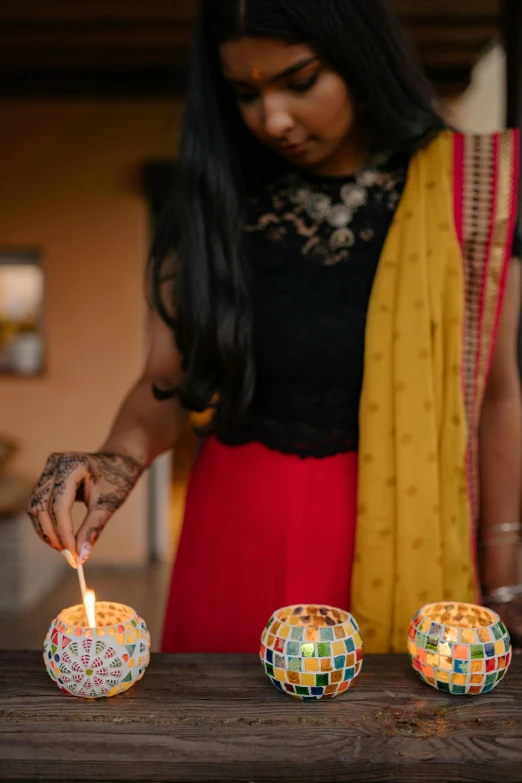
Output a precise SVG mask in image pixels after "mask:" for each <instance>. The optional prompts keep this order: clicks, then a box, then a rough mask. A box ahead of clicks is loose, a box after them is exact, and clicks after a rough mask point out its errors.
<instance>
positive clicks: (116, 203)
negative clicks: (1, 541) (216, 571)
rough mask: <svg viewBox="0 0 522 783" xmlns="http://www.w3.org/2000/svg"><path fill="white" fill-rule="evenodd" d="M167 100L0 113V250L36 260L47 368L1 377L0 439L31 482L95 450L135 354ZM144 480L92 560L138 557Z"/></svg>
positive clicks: (10, 107) (168, 130)
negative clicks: (54, 463)
mask: <svg viewBox="0 0 522 783" xmlns="http://www.w3.org/2000/svg"><path fill="white" fill-rule="evenodd" d="M178 115H179V109H178V108H176V107H173V105H172V104H171V103H169V102H166V101H165V102H154V101H143V102H130V101H120V102H117V101H106V102H42V101H40V102H36V101H35V102H12V103H9V102H7V103H5V102H4V103H3V104H2V106H1V107H0V170H1V171H2V175H1V177H0V247H2V246H4V247H5V246H15V247H17V246H30V247H33V246H34V247H39V248H41V250H42V251H43V257H44V263H45V270H46V285H47V301H46V313H47V345H48V354H47V357H48V362H47V370H46V372H45V375H44V376H43V377H42V378H38V379H17V378H9V377H6V376H0V433H4V434H6V435H8V436H12V437H14V438H16V439H17V440H18V442H19V444H20V452H19V455H18V456H17V457H16V459H15V462H14V464H13V470H16V471H18V472H21V473H24V474H27V475H28V476H30V477H35V478H36V477H37V476H38V475H39V473H40V472H41V469H42V467H43V465H44V462H45V459H46V457H47V455H48V453H49V452H52V451H64V450H73V449H80V450H91V449H96V448H97V447H98V446H99V445H100V443H101V442H102V440H103V438H104V437H105V434H106V432H107V429H108V427H109V425H110V423H111V419H112V417H113V415H114V413H115V411H116V409H117V406H118V404H119V402H120V400H121V399H122V396H123V395H124V393H125V391H126V390H127V389H128V387H129V386H130V385H131V384H132V382H133V381H134V379H135V378H136V376H137V374H138V373H139V370H140V367H141V364H142V360H143V355H144V348H145V346H144V337H145V315H146V312H145V303H144V296H143V268H144V263H145V258H146V253H147V245H148V220H147V208H146V204H145V202H144V198H143V196H142V194H141V192H140V183H139V169H140V166H141V164H142V163H143V161H144V160H146V159H148V158H151V157H154V156H161V157H164V156H171V155H172V154H173V150H174V147H175V138H174V136H175V130H174V129H175V128H176V127H177V125H178V122H179V116H178ZM146 536H147V517H146V486H145V481H144V480H142V482H141V484H140V486H139V487H138V488H137V489H136V490H135V492H134V494H133V495H132V496H131V499H130V500H129V501H128V503H127V504H126V505H125V506H124V507H123V508H122V509H121V510H120V511H119V512H118V513H117V514H116V516H115V518H114V520H113V521H112V522H111V524H110V525H109V527H108V528H107V530H106V531H105V533H104V536H103V537H102V539H101V541H100V542H99V544H98V545H97V547H96V555H95V557H96V562H97V563H101V562H103V561H110V562H118V563H121V564H138V563H140V562H143V560H144V558H145V557H146V552H147V546H146V540H147V539H146Z"/></svg>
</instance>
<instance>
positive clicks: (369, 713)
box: [0, 652, 522, 783]
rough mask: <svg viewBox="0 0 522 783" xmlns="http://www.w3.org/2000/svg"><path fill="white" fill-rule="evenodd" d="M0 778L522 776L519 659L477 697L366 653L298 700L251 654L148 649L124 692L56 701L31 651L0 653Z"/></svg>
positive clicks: (403, 662) (401, 662)
mask: <svg viewBox="0 0 522 783" xmlns="http://www.w3.org/2000/svg"><path fill="white" fill-rule="evenodd" d="M0 780H2V781H8V780H27V781H33V780H47V781H48V780H54V781H58V780H60V781H67V782H68V783H75V782H76V781H105V783H108V782H109V781H147V783H152V782H153V781H256V783H257V782H258V781H266V780H269V781H278V782H281V781H299V783H305V782H306V781H328V782H329V783H330V781H344V780H351V781H401V783H402V781H423V782H424V781H436V783H441V781H459V782H462V781H487V783H494V782H495V781H499V783H507V781H521V780H522V656H520V655H518V656H515V658H514V662H513V665H512V668H511V670H510V672H509V673H508V676H507V677H506V679H505V680H504V681H503V682H502V683H501V684H500V685H499V686H498V688H497V689H496V690H494V691H492V692H491V693H489V694H487V695H484V696H474V697H465V696H451V695H447V694H446V695H445V694H443V693H438V692H437V691H435V690H434V689H432V688H430V687H429V686H427V685H424V684H423V683H422V682H420V681H419V680H417V678H416V676H415V675H414V674H413V672H412V671H411V669H410V666H409V663H408V661H407V658H406V657H403V656H373V657H371V656H368V657H367V659H366V660H365V663H364V667H363V670H362V673H361V675H360V677H359V679H358V681H357V682H356V684H355V685H354V686H353V688H352V689H351V690H350V691H348V693H347V694H345V695H343V696H341V697H339V698H337V699H335V700H332V701H327V702H313V703H302V702H297V701H294V700H293V699H292V698H290V697H289V696H286V695H284V694H282V693H280V692H279V691H277V690H276V689H275V688H274V687H273V686H272V685H270V683H269V681H268V679H267V678H266V676H265V674H264V672H263V671H262V669H261V666H260V663H259V661H258V659H257V658H256V656H233V655H228V656H227V655H222V656H219V655H214V656H186V655H153V657H152V661H151V664H150V667H149V670H148V671H147V673H146V675H145V677H144V679H143V680H142V681H141V682H140V683H138V684H137V685H136V686H135V687H133V688H131V689H130V690H129V691H128V692H127V693H125V694H124V695H122V696H117V697H115V698H112V699H99V700H96V701H94V700H93V701H87V700H82V699H74V698H71V697H67V696H65V695H64V694H63V693H61V692H60V691H59V690H58V688H57V687H56V686H55V685H54V683H53V682H51V680H50V679H49V678H48V676H47V674H46V672H45V669H44V666H43V662H42V658H41V655H40V653H36V652H31V653H27V652H26V653H16V652H15V653H12V652H9V653H8V652H3V653H0Z"/></svg>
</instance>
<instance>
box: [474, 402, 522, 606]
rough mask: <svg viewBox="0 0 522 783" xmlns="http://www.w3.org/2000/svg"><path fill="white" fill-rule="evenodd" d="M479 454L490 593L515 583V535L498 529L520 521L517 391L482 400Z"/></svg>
mask: <svg viewBox="0 0 522 783" xmlns="http://www.w3.org/2000/svg"><path fill="white" fill-rule="evenodd" d="M479 454H480V487H481V531H480V533H481V541H482V545H483V546H482V583H483V586H484V588H485V590H486V591H490V590H494V589H495V588H498V587H504V586H507V585H512V584H515V583H516V582H517V581H518V569H517V563H518V548H519V547H518V544H517V543H516V542H515V539H516V533H514V532H511V531H509V530H507V531H502V530H500V529H499V527H498V526H499V525H502V524H509V525H515V524H517V523H519V522H520V505H521V489H522V404H521V400H520V394H519V393H518V392H517V390H515V393H513V394H511V395H509V396H506V397H504V398H500V399H498V398H497V399H493V400H486V401H485V403H484V407H483V411H482V416H481V423H480V452H479ZM503 541H505V543H502V542H503Z"/></svg>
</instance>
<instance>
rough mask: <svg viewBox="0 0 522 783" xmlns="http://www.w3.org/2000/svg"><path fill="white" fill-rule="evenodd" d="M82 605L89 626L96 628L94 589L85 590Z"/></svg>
mask: <svg viewBox="0 0 522 783" xmlns="http://www.w3.org/2000/svg"><path fill="white" fill-rule="evenodd" d="M83 605H84V607H85V614H86V615H87V622H88V623H89V628H96V595H95V593H94V590H86V591H85V597H84V599H83Z"/></svg>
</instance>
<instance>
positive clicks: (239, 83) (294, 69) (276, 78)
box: [228, 55, 319, 87]
mask: <svg viewBox="0 0 522 783" xmlns="http://www.w3.org/2000/svg"><path fill="white" fill-rule="evenodd" d="M316 60H319V57H317V55H316V56H314V57H307V58H306V59H305V60H300V61H299V62H297V63H295V64H294V65H291V66H290V67H289V68H286V69H285V70H284V71H281V73H278V74H276V75H275V76H271V77H270V79H266V83H267V84H273V82H278V81H280V79H287V78H288V77H289V76H293V75H294V74H296V73H298V72H299V71H301V70H302V69H303V68H306V66H307V65H310V64H311V63H314V62H316ZM228 81H229V82H230V83H231V84H233V85H235V86H236V87H251V86H252V84H251V83H250V82H244V81H242V80H241V79H228Z"/></svg>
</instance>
